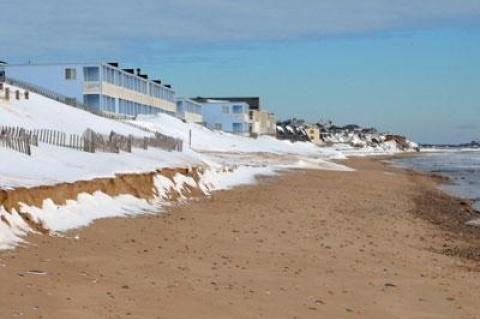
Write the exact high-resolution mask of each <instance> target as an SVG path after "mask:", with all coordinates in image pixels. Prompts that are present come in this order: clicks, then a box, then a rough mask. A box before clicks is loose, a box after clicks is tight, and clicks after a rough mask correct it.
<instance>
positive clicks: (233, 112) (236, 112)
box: [192, 98, 250, 136]
mask: <svg viewBox="0 0 480 319" xmlns="http://www.w3.org/2000/svg"><path fill="white" fill-rule="evenodd" d="M192 100H194V101H195V102H197V103H199V104H201V106H202V115H203V122H204V124H205V126H206V127H208V128H210V129H213V130H221V131H224V132H228V133H233V134H237V135H244V136H247V135H249V134H250V117H249V110H250V109H249V106H248V104H247V103H244V102H231V101H227V100H215V99H208V98H194V99H192Z"/></svg>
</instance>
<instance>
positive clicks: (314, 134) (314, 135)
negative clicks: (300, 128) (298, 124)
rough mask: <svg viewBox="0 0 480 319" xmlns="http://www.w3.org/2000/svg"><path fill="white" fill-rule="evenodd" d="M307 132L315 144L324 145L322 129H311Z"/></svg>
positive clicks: (307, 129)
mask: <svg viewBox="0 0 480 319" xmlns="http://www.w3.org/2000/svg"><path fill="white" fill-rule="evenodd" d="M305 130H306V131H307V135H308V138H310V140H311V141H312V143H315V144H323V140H322V139H321V138H320V129H318V128H316V127H309V128H306V129H305Z"/></svg>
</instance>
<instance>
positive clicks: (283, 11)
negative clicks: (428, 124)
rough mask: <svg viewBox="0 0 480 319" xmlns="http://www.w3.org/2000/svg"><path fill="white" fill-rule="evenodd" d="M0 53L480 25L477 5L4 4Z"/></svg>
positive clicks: (250, 0)
mask: <svg viewBox="0 0 480 319" xmlns="http://www.w3.org/2000/svg"><path fill="white" fill-rule="evenodd" d="M0 12H1V18H0V37H1V38H0V39H2V40H1V41H0V52H10V53H13V52H16V53H21V52H23V53H27V52H28V51H30V50H35V51H36V52H40V54H48V53H51V52H52V51H55V50H62V51H68V50H84V51H85V52H87V51H89V50H92V48H94V49H95V50H96V51H100V52H101V51H103V50H107V51H108V50H110V51H111V50H131V49H133V48H132V47H135V46H136V45H139V44H142V43H146V42H148V43H150V44H151V45H153V46H155V45H161V44H170V45H171V44H183V45H185V44H216V43H226V42H228V43H248V42H261V41H288V40H294V39H302V38H322V37H331V36H344V35H348V36H351V35H356V34H369V33H376V32H385V31H391V30H411V29H422V28H435V27H442V26H452V25H465V24H476V23H478V21H480V19H479V18H480V1H478V0H441V1H439V0H395V1H392V0H363V1H359V0H256V1H255V0H243V1H239V0H236V1H233V0H201V1H199V0H137V1H118V0H82V1H77V0H45V1H38V0H2V1H1V2H0Z"/></svg>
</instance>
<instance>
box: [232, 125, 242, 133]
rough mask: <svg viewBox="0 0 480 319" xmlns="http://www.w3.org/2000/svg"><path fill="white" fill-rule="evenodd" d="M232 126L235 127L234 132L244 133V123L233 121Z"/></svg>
mask: <svg viewBox="0 0 480 319" xmlns="http://www.w3.org/2000/svg"><path fill="white" fill-rule="evenodd" d="M232 128H233V133H242V132H243V125H242V123H233V124H232Z"/></svg>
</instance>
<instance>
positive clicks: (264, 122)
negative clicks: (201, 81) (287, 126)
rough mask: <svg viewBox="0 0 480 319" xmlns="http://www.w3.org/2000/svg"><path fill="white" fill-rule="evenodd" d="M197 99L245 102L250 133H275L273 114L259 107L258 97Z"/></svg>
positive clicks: (257, 134) (256, 134)
mask: <svg viewBox="0 0 480 319" xmlns="http://www.w3.org/2000/svg"><path fill="white" fill-rule="evenodd" d="M197 99H200V100H201V99H203V100H220V101H229V102H241V103H246V104H247V105H248V107H249V119H250V126H249V133H250V135H252V136H259V135H275V134H276V119H275V114H274V113H272V112H269V111H266V110H263V109H262V108H261V105H260V97H207V98H197Z"/></svg>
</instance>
